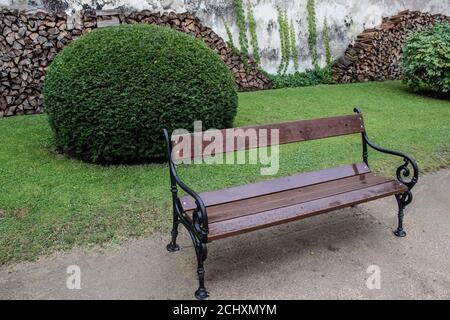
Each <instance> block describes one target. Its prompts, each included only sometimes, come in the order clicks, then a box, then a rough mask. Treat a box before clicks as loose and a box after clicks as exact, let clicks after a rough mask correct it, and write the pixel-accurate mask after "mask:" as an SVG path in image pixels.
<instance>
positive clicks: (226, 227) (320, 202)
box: [208, 181, 407, 241]
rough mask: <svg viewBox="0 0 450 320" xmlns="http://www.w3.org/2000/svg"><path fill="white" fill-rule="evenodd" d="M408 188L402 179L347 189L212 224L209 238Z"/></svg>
mask: <svg viewBox="0 0 450 320" xmlns="http://www.w3.org/2000/svg"><path fill="white" fill-rule="evenodd" d="M406 190H407V187H406V186H405V185H403V184H401V183H399V182H398V181H386V182H383V183H380V184H377V185H372V186H369V187H366V188H363V189H358V190H354V191H349V192H343V193H339V194H335V195H332V196H328V197H323V198H319V199H315V200H311V201H306V202H302V203H299V204H295V205H291V206H285V207H281V208H277V209H273V210H267V211H263V212H258V213H254V214H250V215H244V216H240V217H236V218H233V219H229V220H221V221H218V222H215V223H210V225H209V235H208V241H214V240H217V239H220V238H225V237H229V236H233V235H237V234H241V233H245V232H250V231H253V230H257V229H262V228H266V227H270V226H274V225H278V224H282V223H286V222H289V221H294V220H299V219H303V218H307V217H310V216H313V215H317V214H321V213H326V212H329V211H332V210H336V209H340V208H344V207H348V206H351V205H354V204H358V203H362V202H367V201H371V200H375V199H378V198H382V197H387V196H390V195H394V194H399V193H402V192H405V191H406Z"/></svg>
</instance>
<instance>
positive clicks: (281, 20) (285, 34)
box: [277, 7, 291, 74]
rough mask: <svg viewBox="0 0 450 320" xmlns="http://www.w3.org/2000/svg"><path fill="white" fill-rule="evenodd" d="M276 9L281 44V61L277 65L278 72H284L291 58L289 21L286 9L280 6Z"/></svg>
mask: <svg viewBox="0 0 450 320" xmlns="http://www.w3.org/2000/svg"><path fill="white" fill-rule="evenodd" d="M277 11H278V30H279V33H280V44H281V61H280V65H279V66H278V74H285V73H286V71H287V68H288V66H289V60H290V58H291V41H290V35H289V23H288V20H287V13H286V11H284V10H282V9H281V8H280V7H278V8H277Z"/></svg>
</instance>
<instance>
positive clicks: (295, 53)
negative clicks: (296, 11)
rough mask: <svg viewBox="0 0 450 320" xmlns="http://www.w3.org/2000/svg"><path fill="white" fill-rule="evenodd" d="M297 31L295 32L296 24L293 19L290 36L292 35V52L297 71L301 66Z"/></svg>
mask: <svg viewBox="0 0 450 320" xmlns="http://www.w3.org/2000/svg"><path fill="white" fill-rule="evenodd" d="M296 35H297V33H296V32H295V26H294V21H293V20H291V26H290V37H291V54H292V60H293V61H294V69H295V71H296V72H297V71H298V68H299V62H298V59H299V57H298V47H297V39H296V38H297V36H296Z"/></svg>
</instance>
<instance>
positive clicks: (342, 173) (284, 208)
mask: <svg viewBox="0 0 450 320" xmlns="http://www.w3.org/2000/svg"><path fill="white" fill-rule="evenodd" d="M407 190H408V188H407V186H405V185H404V184H402V183H400V182H399V181H397V180H392V179H386V178H383V177H379V176H377V175H375V174H373V173H372V172H371V171H370V169H369V168H368V167H367V165H366V164H365V163H357V164H351V165H346V166H342V167H338V168H332V169H326V170H321V171H317V172H309V173H302V174H297V175H294V176H291V177H286V178H280V179H273V180H268V181H263V182H258V183H253V184H249V185H245V186H238V187H233V188H228V189H222V190H216V191H212V192H205V193H201V194H200V197H201V198H202V199H203V201H204V203H205V206H206V209H207V213H208V223H209V234H208V241H209V242H210V241H214V240H217V239H220V238H225V237H229V236H233V235H237V234H241V233H245V232H249V231H253V230H257V229H262V228H266V227H270V226H273V225H277V224H282V223H285V222H289V221H294V220H299V219H302V218H306V217H310V216H313V215H317V214H321V213H326V212H329V211H332V210H336V209H340V208H344V207H348V206H352V205H355V204H358V203H362V202H366V201H371V200H375V199H378V198H382V197H387V196H392V195H395V194H401V193H404V192H406V191H407ZM180 201H181V204H182V206H183V209H184V212H185V215H186V217H187V218H188V219H190V220H191V216H192V211H193V210H194V209H195V207H196V205H195V202H194V201H193V199H192V198H191V197H189V196H186V197H182V198H181V199H180Z"/></svg>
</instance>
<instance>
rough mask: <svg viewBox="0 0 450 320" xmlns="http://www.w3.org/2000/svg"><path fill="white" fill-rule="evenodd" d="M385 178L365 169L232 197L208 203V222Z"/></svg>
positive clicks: (346, 189) (379, 181) (293, 203)
mask: <svg viewBox="0 0 450 320" xmlns="http://www.w3.org/2000/svg"><path fill="white" fill-rule="evenodd" d="M384 182H386V179H385V178H383V177H378V176H376V175H374V174H372V173H366V174H362V175H358V176H352V177H347V178H342V179H339V180H333V181H328V182H323V183H319V184H314V185H310V186H306V187H302V188H297V189H292V190H288V191H283V192H277V193H272V194H269V195H264V196H259V197H256V198H249V199H244V200H240V201H234V202H231V203H226V204H221V205H216V206H212V207H208V209H207V212H208V220H209V222H210V223H214V222H218V221H223V220H229V219H233V218H236V217H239V216H244V215H250V214H254V213H258V212H262V211H267V210H273V209H278V208H282V207H288V206H292V205H295V204H299V203H303V202H306V201H311V200H316V199H320V198H325V197H330V196H333V195H336V194H339V193H344V192H350V191H354V190H359V189H363V188H366V187H369V186H374V185H377V184H381V183H384Z"/></svg>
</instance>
